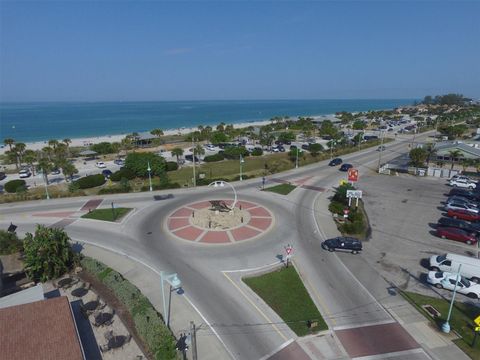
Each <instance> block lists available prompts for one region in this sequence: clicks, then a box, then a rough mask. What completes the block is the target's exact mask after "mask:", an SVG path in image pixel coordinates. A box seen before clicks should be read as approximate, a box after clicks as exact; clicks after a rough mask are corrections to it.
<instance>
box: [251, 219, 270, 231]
mask: <svg viewBox="0 0 480 360" xmlns="http://www.w3.org/2000/svg"><path fill="white" fill-rule="evenodd" d="M271 224H272V218H250V221H249V222H248V225H249V226H253V227H254V228H257V229H260V230H267V229H268V228H269V227H270V225H271Z"/></svg>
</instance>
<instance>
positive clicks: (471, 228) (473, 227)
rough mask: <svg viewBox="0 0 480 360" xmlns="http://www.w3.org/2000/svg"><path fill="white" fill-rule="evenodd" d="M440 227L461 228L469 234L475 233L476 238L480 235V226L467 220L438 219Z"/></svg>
mask: <svg viewBox="0 0 480 360" xmlns="http://www.w3.org/2000/svg"><path fill="white" fill-rule="evenodd" d="M438 225H439V226H442V227H445V226H446V227H454V228H459V229H462V230H465V231H467V232H469V233H475V235H476V236H478V235H479V234H480V224H475V223H471V222H469V221H465V220H460V219H454V218H449V217H442V218H440V219H438Z"/></svg>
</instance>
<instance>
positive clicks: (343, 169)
mask: <svg viewBox="0 0 480 360" xmlns="http://www.w3.org/2000/svg"><path fill="white" fill-rule="evenodd" d="M351 168H353V165H352V164H347V163H345V164H343V165H342V166H340V169H339V170H340V171H348V169H351Z"/></svg>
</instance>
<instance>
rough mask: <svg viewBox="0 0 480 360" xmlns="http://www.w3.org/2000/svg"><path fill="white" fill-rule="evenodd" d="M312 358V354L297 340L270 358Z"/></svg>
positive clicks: (296, 359) (277, 359) (303, 359)
mask: <svg viewBox="0 0 480 360" xmlns="http://www.w3.org/2000/svg"><path fill="white" fill-rule="evenodd" d="M293 359H295V360H310V356H308V355H307V353H306V352H305V351H304V350H303V349H302V348H301V347H300V345H298V344H297V343H296V342H295V341H294V342H292V343H291V344H289V345H288V346H286V347H284V348H283V349H282V350H280V351H279V352H277V353H275V354H274V355H272V356H270V357H269V358H268V360H293Z"/></svg>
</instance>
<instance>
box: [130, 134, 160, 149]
mask: <svg viewBox="0 0 480 360" xmlns="http://www.w3.org/2000/svg"><path fill="white" fill-rule="evenodd" d="M154 139H158V136H155V135H152V134H151V133H150V132H149V131H143V132H140V133H138V135H136V136H135V137H134V142H135V145H136V146H138V147H148V146H152V142H153V140H154Z"/></svg>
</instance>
